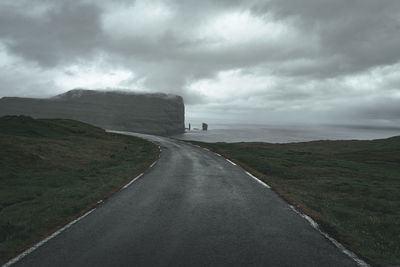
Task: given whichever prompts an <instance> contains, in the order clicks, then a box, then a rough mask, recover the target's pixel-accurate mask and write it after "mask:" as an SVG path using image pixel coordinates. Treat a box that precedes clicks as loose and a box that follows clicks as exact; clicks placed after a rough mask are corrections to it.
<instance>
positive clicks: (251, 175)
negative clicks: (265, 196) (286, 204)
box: [245, 171, 271, 189]
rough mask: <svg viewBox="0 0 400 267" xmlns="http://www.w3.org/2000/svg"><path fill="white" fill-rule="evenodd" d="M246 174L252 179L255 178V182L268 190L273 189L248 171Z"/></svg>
mask: <svg viewBox="0 0 400 267" xmlns="http://www.w3.org/2000/svg"><path fill="white" fill-rule="evenodd" d="M245 172H246V174H247V175H248V176H250V177H251V178H253V179H254V180H256V181H257V182H258V183H260V184H261V185H263V186H265V187H266V188H268V189H271V186H269V185H268V184H267V183H264V182H263V181H261V180H260V179H258V178H257V177H255V176H254V175H253V174H251V173H249V172H248V171H245Z"/></svg>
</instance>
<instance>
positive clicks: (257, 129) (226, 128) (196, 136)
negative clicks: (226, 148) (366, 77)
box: [173, 124, 400, 143]
mask: <svg viewBox="0 0 400 267" xmlns="http://www.w3.org/2000/svg"><path fill="white" fill-rule="evenodd" d="M397 135H400V127H398V128H396V127H393V128H388V127H370V126H348V125H292V126H276V125H275V126H274V125H249V124H242V125H238V124H216V125H209V127H208V131H202V130H198V129H195V130H191V131H186V133H184V134H179V135H174V136H173V137H175V138H177V139H181V140H196V141H203V142H227V143H231V142H268V143H292V142H305V141H314V140H354V139H357V140H372V139H381V138H388V137H392V136H397Z"/></svg>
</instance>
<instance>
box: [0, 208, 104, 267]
mask: <svg viewBox="0 0 400 267" xmlns="http://www.w3.org/2000/svg"><path fill="white" fill-rule="evenodd" d="M95 210H96V208H94V209H91V210H89V211H88V212H86V213H85V214H83V215H82V216H81V217H79V218H77V219H75V220H73V221H72V222H70V223H69V224H67V225H65V226H64V227H63V228H61V229H59V230H57V231H55V232H54V233H52V234H51V235H50V236H48V237H46V238H45V239H43V240H42V241H40V242H38V243H36V244H35V245H34V246H33V247H31V248H29V249H27V250H25V251H24V252H22V253H21V254H19V255H18V256H16V257H15V258H12V259H11V260H9V261H8V262H6V263H5V264H3V266H2V267H8V266H11V265H12V264H14V263H16V262H18V261H20V260H21V259H22V258H23V257H25V256H27V255H29V254H31V253H32V252H33V251H35V250H36V249H38V248H39V247H41V246H42V245H44V244H45V243H47V242H48V241H49V240H50V239H53V238H54V237H56V236H58V235H59V234H61V233H62V232H64V231H65V230H66V229H68V228H70V227H71V226H72V225H74V224H75V223H77V222H79V221H80V220H82V219H83V218H85V217H86V216H88V215H89V214H90V213H92V212H93V211H95Z"/></svg>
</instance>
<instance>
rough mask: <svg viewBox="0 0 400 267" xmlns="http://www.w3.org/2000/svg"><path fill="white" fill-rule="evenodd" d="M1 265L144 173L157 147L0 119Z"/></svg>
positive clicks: (64, 125)
mask: <svg viewBox="0 0 400 267" xmlns="http://www.w3.org/2000/svg"><path fill="white" fill-rule="evenodd" d="M0 147H1V149H0V263H1V262H4V261H5V260H6V259H7V258H9V257H12V256H14V255H15V254H16V253H18V252H20V251H21V250H22V249H23V248H26V247H27V246H30V245H32V244H33V243H34V242H37V241H38V240H40V239H41V238H44V237H45V236H47V235H48V234H49V233H51V232H52V231H54V230H56V229H57V228H59V227H60V226H62V225H64V224H65V223H67V222H68V221H70V220H71V219H73V218H74V217H76V216H77V215H79V214H81V213H82V212H85V211H86V210H87V209H89V208H90V207H92V206H93V205H95V204H96V203H97V201H98V200H100V199H103V198H104V197H106V196H107V195H109V194H111V193H112V192H114V191H116V190H117V189H118V188H120V187H121V186H122V185H123V184H125V183H127V182H128V181H129V180H130V179H132V177H135V176H136V175H138V174H139V173H141V172H143V171H144V170H146V169H147V167H148V166H149V165H150V164H151V163H152V162H154V160H155V159H156V158H157V156H158V153H159V152H158V148H157V146H156V145H154V144H152V143H150V142H148V141H145V140H142V139H139V138H136V137H132V136H122V135H115V134H109V133H106V132H105V131H104V130H103V129H101V128H97V127H94V126H91V125H88V124H85V123H81V122H78V121H73V120H63V119H57V120H50V119H40V120H38V119H32V118H30V117H25V116H6V117H1V118H0Z"/></svg>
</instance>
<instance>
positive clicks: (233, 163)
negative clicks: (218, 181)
mask: <svg viewBox="0 0 400 267" xmlns="http://www.w3.org/2000/svg"><path fill="white" fill-rule="evenodd" d="M226 160H227V161H228V162H229V163H230V164H232V165H235V166H237V164H236V163H235V162H232V161H230V160H229V159H226Z"/></svg>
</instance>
